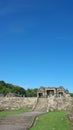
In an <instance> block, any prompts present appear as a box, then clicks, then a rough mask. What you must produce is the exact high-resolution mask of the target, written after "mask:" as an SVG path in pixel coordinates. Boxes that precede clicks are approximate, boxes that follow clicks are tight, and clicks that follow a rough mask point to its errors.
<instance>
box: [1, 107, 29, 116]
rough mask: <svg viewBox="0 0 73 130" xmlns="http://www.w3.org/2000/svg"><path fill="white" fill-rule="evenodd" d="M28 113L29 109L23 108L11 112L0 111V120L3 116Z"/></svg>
mask: <svg viewBox="0 0 73 130" xmlns="http://www.w3.org/2000/svg"><path fill="white" fill-rule="evenodd" d="M28 111H30V109H29V108H24V109H19V110H11V111H1V112H0V118H2V117H4V116H8V115H12V114H21V113H24V112H28Z"/></svg>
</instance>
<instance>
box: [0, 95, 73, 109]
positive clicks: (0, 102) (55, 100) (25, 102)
mask: <svg viewBox="0 0 73 130" xmlns="http://www.w3.org/2000/svg"><path fill="white" fill-rule="evenodd" d="M41 101H42V100H41ZM46 102H47V108H46V109H47V111H52V110H71V109H72V108H73V98H72V97H70V96H67V97H54V96H52V97H48V98H46ZM37 103H38V100H37V97H36V98H35V97H32V98H22V97H0V110H15V109H20V108H26V107H28V108H32V110H33V109H34V108H35V107H36V104H37ZM38 105H39V103H38ZM43 105H45V103H41V106H40V109H41V108H42V106H43Z"/></svg>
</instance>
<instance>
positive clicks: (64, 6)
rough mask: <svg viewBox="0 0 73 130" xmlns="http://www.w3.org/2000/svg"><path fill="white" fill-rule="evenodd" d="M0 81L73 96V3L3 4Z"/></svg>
mask: <svg viewBox="0 0 73 130" xmlns="http://www.w3.org/2000/svg"><path fill="white" fill-rule="evenodd" d="M0 80H4V81H6V82H9V83H12V84H16V85H20V86H22V87H24V88H26V89H27V88H36V87H40V86H46V87H48V86H51V87H52V86H56V87H58V86H64V87H65V88H67V89H69V91H70V92H73V1H72V0H11V1H10V0H0Z"/></svg>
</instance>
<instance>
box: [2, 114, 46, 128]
mask: <svg viewBox="0 0 73 130" xmlns="http://www.w3.org/2000/svg"><path fill="white" fill-rule="evenodd" d="M40 114H44V113H42V112H26V113H23V114H16V115H11V116H7V117H5V118H3V119H0V130H28V128H30V127H31V126H32V125H33V123H34V120H35V118H36V117H37V116H38V115H40Z"/></svg>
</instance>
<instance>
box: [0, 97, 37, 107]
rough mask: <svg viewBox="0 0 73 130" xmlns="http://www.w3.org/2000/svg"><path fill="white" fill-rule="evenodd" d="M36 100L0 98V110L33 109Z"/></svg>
mask: <svg viewBox="0 0 73 130" xmlns="http://www.w3.org/2000/svg"><path fill="white" fill-rule="evenodd" d="M36 102H37V98H21V97H0V109H1V110H2V109H3V110H15V109H20V108H26V107H29V108H33V107H34V105H35V104H36Z"/></svg>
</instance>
